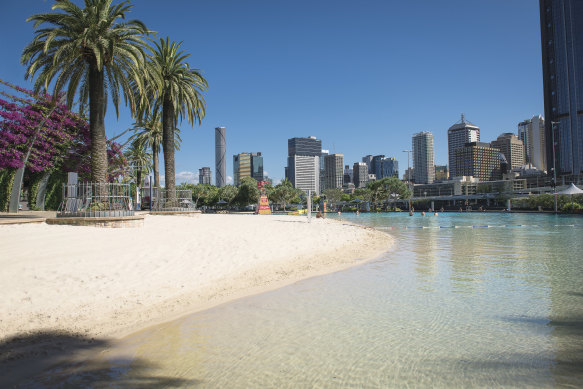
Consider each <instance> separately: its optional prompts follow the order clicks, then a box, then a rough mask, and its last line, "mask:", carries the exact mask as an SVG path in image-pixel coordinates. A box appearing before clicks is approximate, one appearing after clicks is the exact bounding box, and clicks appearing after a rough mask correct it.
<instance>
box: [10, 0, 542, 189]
mask: <svg viewBox="0 0 583 389" xmlns="http://www.w3.org/2000/svg"><path fill="white" fill-rule="evenodd" d="M76 2H77V4H81V2H79V1H76ZM52 4H53V1H46V0H20V1H3V4H2V16H1V19H0V20H1V23H0V33H1V36H2V37H3V38H2V41H1V43H0V48H1V49H2V57H1V58H0V78H2V79H4V80H7V81H10V82H13V83H16V84H18V85H22V86H25V87H27V86H30V84H29V82H27V81H24V71H25V68H24V66H22V65H20V62H19V58H20V54H21V52H22V49H23V48H24V46H25V45H26V44H27V43H28V42H29V41H30V40H31V39H32V37H33V29H32V24H31V23H26V22H25V19H26V18H27V17H28V16H30V15H32V14H35V13H41V12H48V11H50V7H51V6H52ZM133 4H134V8H133V9H132V12H131V14H129V15H128V18H130V19H134V18H135V19H140V20H142V21H143V22H144V23H145V24H146V25H147V26H148V27H149V28H150V29H151V30H154V31H156V32H157V33H158V36H159V37H166V36H169V37H170V38H171V39H172V40H175V41H182V42H183V44H182V48H183V50H185V51H186V52H188V53H190V54H191V57H190V60H189V62H190V64H191V66H192V67H195V68H199V69H201V70H202V71H203V74H204V76H205V77H206V78H207V80H208V82H209V85H210V89H209V91H208V93H207V94H206V101H207V115H206V117H205V119H204V121H203V123H202V125H201V126H195V127H193V128H192V127H191V126H190V125H188V123H186V122H184V123H183V124H182V125H181V126H180V127H181V129H182V139H183V144H182V148H181V150H180V151H179V152H178V153H177V154H176V172H177V182H182V181H184V180H186V179H189V180H192V179H193V178H195V177H196V175H197V174H198V169H199V168H201V167H203V166H210V167H211V169H212V171H213V180H214V176H215V171H214V170H215V169H214V128H215V127H216V126H219V125H220V126H225V127H227V155H228V161H229V163H228V165H227V175H229V176H232V169H233V166H232V155H233V154H236V153H240V152H245V151H248V152H257V151H260V152H262V153H263V156H264V164H265V170H266V171H267V172H268V174H269V176H270V177H272V178H274V179H275V180H276V181H277V180H279V179H281V178H282V176H283V174H284V166H285V164H286V157H287V139H288V138H291V137H300V136H310V135H314V136H317V137H318V138H319V139H322V145H323V148H326V149H329V150H330V152H336V153H342V154H344V156H345V163H346V164H350V165H352V164H353V163H354V162H356V161H360V160H361V158H362V157H363V156H364V155H366V154H384V155H386V156H394V157H396V158H397V159H398V160H399V164H400V170H401V174H402V173H403V172H404V170H405V169H406V167H407V155H406V154H405V153H403V152H402V150H405V149H410V148H411V136H412V135H413V134H414V133H416V132H419V131H431V132H433V135H434V139H435V162H436V163H437V164H446V163H447V129H448V128H449V126H451V125H452V124H453V123H455V122H457V121H458V120H459V119H460V114H461V113H462V112H463V113H465V115H466V118H467V119H468V120H469V121H471V122H472V123H474V124H476V125H478V126H479V127H480V136H481V140H482V141H487V142H489V141H491V140H493V139H495V138H496V137H497V136H498V135H499V134H501V133H502V132H514V133H515V132H516V126H517V123H518V122H520V121H522V120H524V119H526V118H530V117H531V116H533V115H538V114H543V107H544V106H543V94H542V70H541V69H542V65H541V56H540V26H539V14H538V7H539V6H538V1H535V0H512V1H508V0H488V1H471V0H463V1H462V0H460V1H457V0H456V1H439V2H438V1H434V0H420V1H390V0H379V1H366V0H364V1H360V2H355V1H344V0H325V1H303V0H299V1H279V0H269V1H268V0H265V1H264V0H248V1H241V0H197V1H189V0H188V1H187V0H166V1H163V2H162V1H155V0H134V1H133ZM132 123H133V119H132V118H131V116H130V114H129V112H128V111H127V110H126V109H122V111H121V113H120V117H119V118H116V116H115V110H114V109H113V107H112V106H110V109H109V110H108V116H107V121H106V131H107V135H108V136H109V137H111V136H114V135H116V134H119V133H121V132H122V131H124V130H125V129H127V128H128V127H130V126H131V124H132ZM162 174H163V172H162Z"/></svg>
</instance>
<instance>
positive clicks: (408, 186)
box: [403, 150, 413, 209]
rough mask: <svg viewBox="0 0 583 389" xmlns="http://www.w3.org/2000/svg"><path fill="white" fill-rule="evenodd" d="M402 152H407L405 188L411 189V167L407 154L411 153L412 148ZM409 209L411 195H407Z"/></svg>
mask: <svg viewBox="0 0 583 389" xmlns="http://www.w3.org/2000/svg"><path fill="white" fill-rule="evenodd" d="M403 152H404V153H407V188H409V189H411V188H410V185H411V168H410V167H409V155H411V153H412V152H413V150H403ZM411 196H413V191H411ZM409 209H411V197H409Z"/></svg>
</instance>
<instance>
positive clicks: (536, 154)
mask: <svg viewBox="0 0 583 389" xmlns="http://www.w3.org/2000/svg"><path fill="white" fill-rule="evenodd" d="M518 139H520V140H521V141H522V143H524V160H525V162H526V163H530V164H532V165H533V166H534V167H536V168H537V169H538V170H542V171H545V170H547V150H546V140H545V119H543V117H542V116H540V115H538V116H533V117H532V118H530V119H526V120H524V121H522V122H520V123H518Z"/></svg>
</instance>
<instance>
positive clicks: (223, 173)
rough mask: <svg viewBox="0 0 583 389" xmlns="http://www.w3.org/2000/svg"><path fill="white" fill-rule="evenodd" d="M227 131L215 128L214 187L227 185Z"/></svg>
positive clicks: (222, 128) (223, 128)
mask: <svg viewBox="0 0 583 389" xmlns="http://www.w3.org/2000/svg"><path fill="white" fill-rule="evenodd" d="M226 133H227V129H226V128H225V127H217V128H215V174H216V185H217V187H219V188H220V187H222V186H225V185H226V184H227V140H226V136H227V135H226Z"/></svg>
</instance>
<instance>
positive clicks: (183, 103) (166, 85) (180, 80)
mask: <svg viewBox="0 0 583 389" xmlns="http://www.w3.org/2000/svg"><path fill="white" fill-rule="evenodd" d="M153 43H154V47H153V48H152V55H151V57H150V59H151V63H152V66H151V71H152V79H153V85H152V87H154V88H155V95H156V96H157V101H156V104H155V106H158V107H161V108H162V147H163V150H164V173H165V177H166V189H167V190H168V193H170V195H171V194H172V193H173V191H174V189H175V180H176V178H175V171H174V166H175V161H174V147H175V143H174V139H175V135H174V132H175V130H174V129H175V128H176V123H177V120H178V119H180V120H182V119H183V118H184V117H185V116H186V117H187V118H188V122H189V123H190V124H191V125H194V123H195V122H198V124H200V123H201V120H202V118H203V117H204V115H205V110H206V103H205V101H204V98H203V96H202V92H204V91H206V90H207V89H208V83H207V81H206V80H205V79H204V77H203V76H202V75H201V73H200V72H199V70H198V69H192V68H191V67H190V66H189V64H188V63H187V62H185V59H186V58H188V57H189V56H190V55H189V54H184V52H183V51H179V49H180V45H181V43H175V42H170V40H169V38H166V40H164V39H160V42H159V43H158V42H153Z"/></svg>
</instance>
